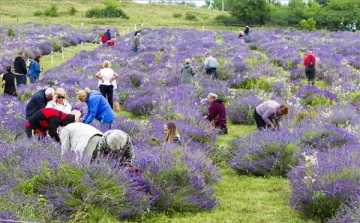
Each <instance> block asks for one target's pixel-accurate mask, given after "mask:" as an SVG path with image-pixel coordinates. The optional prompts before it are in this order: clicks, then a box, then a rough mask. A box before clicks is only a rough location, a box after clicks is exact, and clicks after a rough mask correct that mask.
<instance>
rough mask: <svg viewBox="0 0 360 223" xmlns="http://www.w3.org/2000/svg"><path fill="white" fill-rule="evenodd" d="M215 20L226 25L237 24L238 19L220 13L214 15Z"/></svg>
mask: <svg viewBox="0 0 360 223" xmlns="http://www.w3.org/2000/svg"><path fill="white" fill-rule="evenodd" d="M215 22H217V23H222V24H224V25H225V26H227V25H234V24H238V23H239V20H238V19H237V18H235V17H234V16H231V15H224V14H221V15H218V16H216V17H215Z"/></svg>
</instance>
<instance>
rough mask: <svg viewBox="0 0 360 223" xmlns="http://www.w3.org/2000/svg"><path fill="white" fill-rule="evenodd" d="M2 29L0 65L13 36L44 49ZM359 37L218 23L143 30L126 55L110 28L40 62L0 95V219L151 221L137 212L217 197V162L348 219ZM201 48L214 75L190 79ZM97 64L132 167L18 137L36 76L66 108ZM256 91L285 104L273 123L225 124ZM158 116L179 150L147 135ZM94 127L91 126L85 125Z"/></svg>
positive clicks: (308, 214)
mask: <svg viewBox="0 0 360 223" xmlns="http://www.w3.org/2000/svg"><path fill="white" fill-rule="evenodd" d="M59 26H60V25H59ZM31 27H32V28H31V29H29V30H31V31H32V32H35V33H36V32H39V33H45V32H49V31H47V29H46V28H44V27H40V26H37V25H36V24H31ZM53 27H56V25H54V26H53ZM60 27H61V29H60V28H59V30H62V31H56V30H58V29H56V28H54V29H53V30H54V31H52V33H53V34H51V35H52V36H55V37H58V38H60V36H61V38H68V39H76V36H78V35H79V37H77V38H78V39H82V40H81V41H86V39H87V38H88V39H89V40H91V39H92V38H94V37H96V35H99V29H98V28H96V27H95V28H94V29H92V30H86V31H82V32H80V33H76V32H75V33H74V32H72V31H71V27H62V26H60ZM37 30H38V31H37ZM6 32H7V31H6V30H1V42H2V43H3V44H2V45H3V46H2V47H3V48H4V50H3V49H2V50H1V54H0V58H5V59H2V60H1V69H4V67H5V65H8V64H12V60H13V57H14V56H15V55H16V52H13V51H12V49H13V47H12V46H11V44H12V43H13V42H14V41H20V42H21V43H23V47H19V45H18V44H17V46H18V48H16V50H22V49H24V50H27V51H26V52H27V53H28V56H30V57H31V56H33V54H34V53H35V52H36V53H37V52H41V53H44V52H43V51H42V48H41V47H40V45H41V44H42V43H46V44H47V45H48V47H49V48H50V46H51V42H49V40H48V39H49V38H50V37H49V36H48V37H49V38H46V35H45V37H44V39H43V40H42V41H37V40H34V38H35V37H34V38H33V36H34V35H31V34H29V35H27V36H26V37H22V36H21V35H20V33H21V32H20V33H18V32H15V37H10V36H9V35H7V34H6ZM27 32H30V31H27ZM84 33H86V34H87V35H84V36H81V34H84ZM24 35H25V34H24ZM49 35H50V34H49ZM359 37H360V34H358V33H348V32H346V33H343V32H337V33H331V32H329V33H326V32H306V31H296V30H293V31H288V30H280V29H275V30H256V31H253V32H252V33H251V35H250V36H248V37H246V38H245V39H241V40H240V39H238V38H237V35H236V33H234V32H231V31H217V30H205V31H199V30H195V29H176V28H160V29H147V28H144V29H143V30H142V37H141V47H140V49H139V54H137V55H134V54H133V52H132V51H131V46H132V34H131V33H130V34H128V35H126V36H122V37H120V38H118V39H117V40H116V41H115V46H114V47H102V46H99V47H98V48H97V49H96V50H94V51H90V52H89V51H87V52H85V51H82V52H80V53H79V54H77V55H76V56H74V57H73V58H72V59H70V60H68V61H66V62H65V63H63V64H61V65H60V66H57V67H54V68H53V69H50V70H48V71H46V72H45V73H44V74H43V77H42V79H41V80H40V81H39V82H38V83H36V84H34V85H27V86H22V87H20V88H18V94H19V96H18V97H17V98H14V97H8V96H4V95H1V96H0V97H1V100H2V102H3V104H2V106H1V110H0V112H1V114H0V116H1V117H2V118H1V135H0V144H1V147H0V182H2V183H1V186H0V195H1V196H0V203H1V205H0V219H12V220H24V221H40V222H99V221H100V220H101V216H103V215H107V216H110V217H111V219H113V220H117V221H121V220H129V221H144V222H146V221H149V222H155V221H156V220H154V219H151V218H149V219H147V218H144V216H148V215H149V213H153V212H155V213H164V212H165V213H188V212H191V213H200V212H204V211H210V212H211V211H214V210H215V209H216V208H218V207H221V206H222V204H223V203H224V202H226V201H224V200H220V199H219V198H218V196H217V194H216V193H215V191H214V187H215V186H216V185H217V184H219V183H221V182H222V176H221V173H220V168H219V167H220V166H224V165H226V166H230V167H231V168H233V169H234V170H236V171H237V173H238V177H239V178H241V177H242V176H243V175H250V176H256V177H259V178H260V177H264V178H265V179H266V178H272V177H279V178H280V177H284V178H287V179H288V181H289V184H290V186H291V190H292V191H291V195H290V198H289V199H288V200H289V202H288V205H289V206H291V207H292V208H293V209H294V210H296V212H298V213H299V214H301V216H303V218H304V219H307V220H309V221H311V220H315V221H317V222H324V221H328V222H357V221H359V220H360V219H359V218H360V217H359V216H358V212H359V209H360V206H359V200H358V199H359V198H358V196H359V195H360V180H359V179H360V166H359V165H360V159H359V155H360V154H359V139H360V131H359V130H360V122H359V121H358V120H359V115H360V113H359V111H360V71H359V68H360V63H359V53H358V52H359V50H360V40H359ZM55 39H57V38H55ZM33 43H35V44H33ZM77 43H79V42H77ZM49 44H50V46H49ZM59 44H61V43H59ZM20 46H21V45H20ZM306 50H312V51H313V53H314V55H315V56H316V57H317V59H318V61H317V68H316V69H317V71H316V76H317V79H316V80H315V86H310V85H306V84H305V83H306V81H305V74H304V66H303V65H302V61H303V57H304V55H305V52H306ZM207 51H211V52H212V53H213V55H214V57H215V58H217V59H218V61H219V63H220V68H219V69H218V72H219V75H220V80H218V81H212V80H210V79H209V77H208V76H206V75H204V70H203V69H202V67H203V61H204V57H205V53H206V52H207ZM186 58H191V59H192V61H193V62H192V65H193V66H194V68H195V69H196V70H197V74H196V75H195V76H194V79H195V84H194V85H180V74H179V71H180V69H181V66H182V64H183V62H184V60H185V59H186ZM104 60H109V61H111V62H112V68H113V69H114V70H115V71H116V72H117V73H119V75H120V77H119V79H118V81H117V84H118V89H117V90H116V95H115V98H116V100H117V101H118V102H119V103H120V104H121V106H122V109H125V110H126V111H128V112H129V113H131V118H128V117H123V116H118V117H117V119H116V120H115V123H114V124H113V128H118V129H122V130H124V131H125V132H127V133H129V135H130V136H131V137H132V140H133V144H134V147H135V160H134V164H135V166H137V167H138V168H139V169H141V170H143V172H142V174H138V173H134V172H131V171H129V170H123V169H117V168H115V169H114V168H111V166H112V164H111V162H112V161H110V160H107V159H106V158H102V159H101V160H100V162H97V163H92V164H91V165H89V164H88V160H77V159H74V157H76V154H73V152H69V153H67V154H65V155H63V156H62V155H61V149H60V146H59V145H58V144H54V143H53V142H52V141H51V140H44V141H41V142H39V141H35V140H28V139H27V138H26V134H25V133H24V127H23V126H24V122H25V106H26V103H27V101H28V100H29V99H30V97H31V95H32V94H33V93H34V92H36V91H37V90H38V89H40V88H42V87H45V86H47V85H48V84H49V83H50V82H55V83H56V87H63V88H65V89H66V90H67V92H68V97H69V101H70V103H71V104H72V105H73V106H74V107H75V108H78V109H82V110H86V105H85V104H81V103H80V102H78V101H76V92H77V91H78V90H80V89H83V88H84V87H90V88H91V89H97V88H98V87H97V79H96V77H95V73H96V72H97V71H98V70H99V69H100V68H101V67H102V63H103V61H104ZM209 92H214V93H216V94H218V95H219V97H221V98H224V99H225V100H226V107H227V115H228V122H229V124H230V125H231V126H233V128H231V129H232V130H233V131H234V132H231V133H230V135H232V136H235V137H234V138H233V139H231V140H230V141H229V142H228V146H226V147H222V146H218V143H217V142H218V141H219V140H221V139H222V137H225V136H217V135H216V130H215V129H214V128H213V127H212V126H211V125H210V124H209V123H207V122H206V121H204V120H203V119H202V117H203V116H204V115H205V114H206V113H207V108H208V106H209V105H208V104H207V101H206V100H205V99H206V95H207V94H208V93H209ZM268 99H273V100H276V101H278V102H279V103H287V104H289V106H290V109H291V112H290V115H289V116H287V117H286V118H285V120H284V128H283V129H282V130H281V131H275V132H274V131H262V132H258V131H256V132H251V133H250V134H248V135H240V134H239V133H237V132H242V128H243V126H244V125H249V126H253V125H254V121H253V117H252V114H253V110H254V108H255V106H256V105H258V104H259V103H261V102H262V101H265V100H268ZM170 120H171V121H174V122H175V123H176V125H177V127H178V129H179V130H180V134H181V137H182V141H183V142H184V143H183V145H182V146H177V145H172V144H163V143H161V144H158V143H154V142H153V141H151V140H150V138H151V136H155V137H157V138H159V139H163V135H162V131H163V125H164V124H165V123H166V122H168V121H170ZM94 126H95V127H97V128H99V129H101V126H100V124H99V123H94ZM235 180H236V179H235ZM254 197H255V196H254ZM139 219H141V220H139ZM279 219H280V218H279ZM307 220H304V221H300V220H299V221H293V222H306V221H307ZM214 221H215V220H214ZM219 222H220V221H219ZM249 222H250V221H249ZM258 222H260V221H258ZM279 222H282V221H279Z"/></svg>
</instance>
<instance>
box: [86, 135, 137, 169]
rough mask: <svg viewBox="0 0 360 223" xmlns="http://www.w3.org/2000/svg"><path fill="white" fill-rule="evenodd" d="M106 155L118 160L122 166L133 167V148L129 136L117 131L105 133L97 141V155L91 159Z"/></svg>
mask: <svg viewBox="0 0 360 223" xmlns="http://www.w3.org/2000/svg"><path fill="white" fill-rule="evenodd" d="M107 155H109V156H111V157H112V158H114V159H119V162H120V165H122V166H127V165H129V166H130V167H133V166H132V162H133V160H134V148H133V144H132V142H131V139H130V136H129V135H128V134H127V133H126V132H124V131H121V130H119V129H113V130H109V131H106V132H105V133H104V134H103V136H102V137H101V139H100V141H99V147H98V149H97V153H93V157H92V158H93V159H96V157H98V156H107Z"/></svg>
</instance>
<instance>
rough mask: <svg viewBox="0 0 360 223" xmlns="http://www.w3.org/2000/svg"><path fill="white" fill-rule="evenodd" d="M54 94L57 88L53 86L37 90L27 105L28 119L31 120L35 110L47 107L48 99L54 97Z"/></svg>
mask: <svg viewBox="0 0 360 223" xmlns="http://www.w3.org/2000/svg"><path fill="white" fill-rule="evenodd" d="M54 94H55V90H54V89H53V88H47V89H42V90H40V91H38V92H36V93H35V94H34V95H33V96H32V98H31V99H30V101H29V103H28V104H27V105H26V120H29V118H30V117H31V116H32V115H33V114H34V113H35V112H37V111H39V110H40V109H42V108H45V107H46V104H47V103H48V101H51V100H52V99H53V97H54Z"/></svg>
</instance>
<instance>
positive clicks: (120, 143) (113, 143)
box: [107, 130, 126, 150]
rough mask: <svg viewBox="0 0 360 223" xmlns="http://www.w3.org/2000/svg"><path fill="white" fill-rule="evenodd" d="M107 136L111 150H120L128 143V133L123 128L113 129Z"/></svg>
mask: <svg viewBox="0 0 360 223" xmlns="http://www.w3.org/2000/svg"><path fill="white" fill-rule="evenodd" d="M112 131H113V133H111V134H109V136H108V137H107V144H108V146H109V148H110V149H111V150H120V149H121V148H123V147H124V146H125V144H126V134H125V132H123V131H121V130H112Z"/></svg>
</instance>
